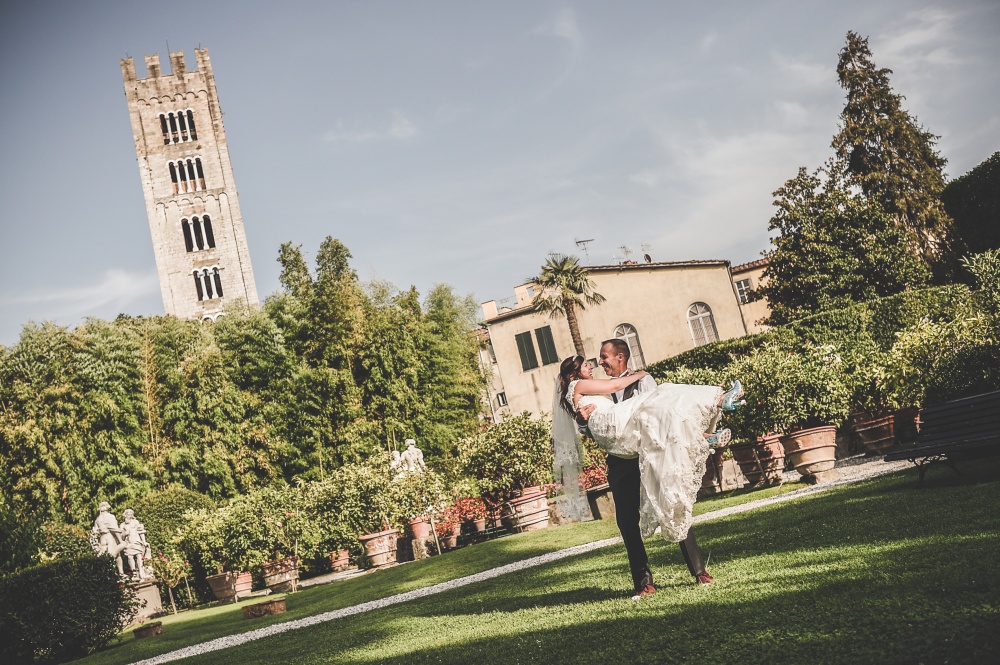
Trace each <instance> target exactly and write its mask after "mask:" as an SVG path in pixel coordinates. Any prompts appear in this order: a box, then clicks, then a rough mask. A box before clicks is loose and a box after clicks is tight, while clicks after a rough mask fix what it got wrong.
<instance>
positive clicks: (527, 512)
mask: <svg viewBox="0 0 1000 665" xmlns="http://www.w3.org/2000/svg"><path fill="white" fill-rule="evenodd" d="M520 494H521V495H520V496H518V497H515V498H513V499H511V500H510V501H508V502H507V503H506V504H504V508H503V510H504V522H505V525H506V526H508V528H510V529H512V530H513V531H515V532H518V533H520V532H521V531H535V530H537V529H544V528H545V527H547V526H548V525H549V500H548V498H547V497H546V496H545V493H544V492H542V488H541V487H538V486H535V487H526V488H525V489H523V490H521V493H520Z"/></svg>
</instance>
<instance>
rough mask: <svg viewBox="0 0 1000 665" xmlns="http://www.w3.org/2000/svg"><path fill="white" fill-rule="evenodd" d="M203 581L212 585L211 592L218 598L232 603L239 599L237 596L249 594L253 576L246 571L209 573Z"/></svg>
mask: <svg viewBox="0 0 1000 665" xmlns="http://www.w3.org/2000/svg"><path fill="white" fill-rule="evenodd" d="M205 581H206V582H208V585H209V586H210V587H212V593H213V594H215V597H216V598H217V599H218V600H221V601H228V600H232V601H233V602H234V603H235V602H236V601H237V600H239V596H241V595H247V594H249V593H250V588H251V586H252V584H253V578H252V576H251V575H250V573H248V572H244V573H231V572H226V573H219V574H218V575H209V576H208V577H206V578H205Z"/></svg>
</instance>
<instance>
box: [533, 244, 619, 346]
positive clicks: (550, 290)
mask: <svg viewBox="0 0 1000 665" xmlns="http://www.w3.org/2000/svg"><path fill="white" fill-rule="evenodd" d="M530 281H533V282H534V283H535V284H537V285H538V286H539V287H540V288H541V291H540V292H539V293H538V295H536V296H535V298H534V300H532V302H531V304H532V306H533V307H534V308H535V309H536V310H537V311H539V312H545V313H548V314H549V316H551V317H556V316H565V317H566V323H567V325H569V333H570V335H571V336H572V338H573V348H574V349H576V353H577V355H581V356H582V355H586V353H585V351H584V348H583V336H582V335H581V334H580V322H579V321H578V320H577V315H576V311H577V309H581V310H582V309H586V307H587V305H600V304H601V303H602V302H604V300H605V298H604V296H602V295H601V294H600V293H598V292H597V291H596V290H595V288H594V287H595V285H594V281H593V280H592V279H590V273H589V272H588V271H587V269H586V268H584V267H583V266H582V265H580V260H579V259H578V258H577V257H575V256H565V255H562V254H554V255H550V256H549V257H548V258H547V259H545V264H544V265H543V266H542V271H541V272H540V273H539V274H538V276H537V277H533V278H531V280H530Z"/></svg>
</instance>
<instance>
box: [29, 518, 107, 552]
mask: <svg viewBox="0 0 1000 665" xmlns="http://www.w3.org/2000/svg"><path fill="white" fill-rule="evenodd" d="M38 541H39V553H40V555H41V556H42V560H43V561H44V560H46V559H64V558H70V557H76V556H84V555H87V556H93V554H94V550H93V548H92V547H91V546H90V536H89V535H88V534H87V532H86V531H85V530H84V529H82V528H81V527H79V526H77V525H75V524H65V523H63V522H49V523H48V524H44V525H42V528H41V530H39V533H38Z"/></svg>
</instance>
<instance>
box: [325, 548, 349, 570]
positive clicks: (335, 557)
mask: <svg viewBox="0 0 1000 665" xmlns="http://www.w3.org/2000/svg"><path fill="white" fill-rule="evenodd" d="M326 558H327V559H328V560H329V561H330V572H333V573H339V572H340V571H342V570H347V569H348V568H350V567H351V551H350V550H337V551H336V552H330V554H328V555H327V557H326Z"/></svg>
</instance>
